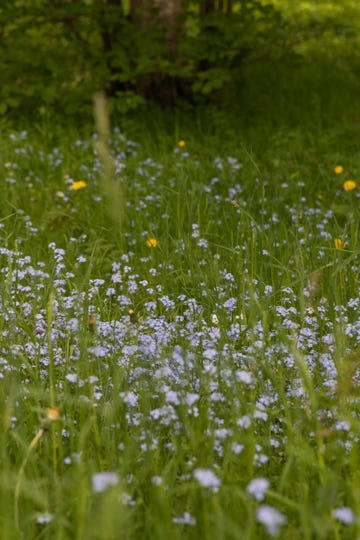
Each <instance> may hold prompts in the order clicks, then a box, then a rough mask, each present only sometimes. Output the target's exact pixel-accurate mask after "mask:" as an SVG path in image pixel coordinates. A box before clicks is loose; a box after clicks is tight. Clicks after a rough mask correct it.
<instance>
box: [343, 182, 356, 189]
mask: <svg viewBox="0 0 360 540" xmlns="http://www.w3.org/2000/svg"><path fill="white" fill-rule="evenodd" d="M343 188H344V189H345V191H352V190H353V189H355V188H356V182H354V180H346V181H345V182H344V183H343Z"/></svg>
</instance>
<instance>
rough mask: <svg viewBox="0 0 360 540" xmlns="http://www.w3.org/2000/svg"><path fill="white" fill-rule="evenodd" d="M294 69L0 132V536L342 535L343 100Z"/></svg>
mask: <svg viewBox="0 0 360 540" xmlns="http://www.w3.org/2000/svg"><path fill="white" fill-rule="evenodd" d="M307 73H308V79H303V81H302V82H301V80H297V82H296V84H294V86H293V88H292V92H291V94H287V93H286V91H283V89H282V88H281V85H280V86H278V87H277V92H278V93H276V89H275V88H273V92H272V93H271V95H270V94H269V93H268V92H266V91H265V92H264V93H263V94H262V95H263V96H265V97H264V100H265V101H264V103H263V108H261V100H260V99H258V98H257V99H256V103H257V109H256V111H255V110H254V111H253V112H252V111H251V103H250V105H249V103H248V106H247V108H246V111H245V112H242V110H241V108H240V109H239V112H238V115H237V116H236V117H235V118H231V117H230V116H229V115H227V113H224V112H221V111H219V110H218V109H210V108H208V109H207V110H206V120H204V115H202V114H200V113H199V114H198V115H194V116H193V115H191V114H190V115H189V114H188V115H184V117H180V116H176V115H175V116H169V115H168V114H167V113H166V114H164V115H162V113H161V111H158V112H157V114H156V119H154V118H155V116H154V114H153V115H148V116H147V115H144V116H143V117H142V118H140V119H139V118H138V119H137V120H136V119H135V118H131V117H130V116H129V117H128V118H127V119H126V118H123V119H122V125H119V127H117V126H116V124H115V123H114V128H113V130H112V133H111V137H110V138H109V139H107V138H105V139H104V138H103V137H102V134H101V129H100V130H98V132H96V131H97V130H96V129H94V128H93V127H92V126H90V127H89V128H87V129H80V128H79V126H73V127H71V128H69V127H59V126H57V125H56V124H55V123H53V122H52V121H46V119H43V121H42V122H39V124H38V125H33V126H31V127H29V128H27V129H22V128H21V129H15V127H9V126H6V127H4V128H3V129H2V131H1V140H0V161H1V168H0V174H1V178H0V181H1V186H2V196H1V202H0V210H1V219H0V239H1V242H0V257H1V265H0V291H1V296H0V300H1V319H0V325H1V329H0V340H1V347H0V350H1V354H0V411H1V412H0V418H1V444H0V452H1V457H0V463H1V472H0V474H1V483H0V493H1V505H0V538H3V539H6V540H9V539H13V538H14V539H21V538H23V539H26V540H28V539H39V540H40V539H59V540H60V539H72V540H73V539H84V540H85V539H86V540H100V539H106V540H110V539H119V538H121V539H123V540H126V539H135V538H136V539H138V538H149V539H150V538H151V539H168V538H173V539H180V538H189V539H196V540H197V539H199V538H209V539H216V540H217V539H234V540H235V539H236V540H239V539H261V538H270V537H278V538H291V539H301V540H303V539H313V538H319V539H328V538H329V539H340V538H341V539H346V538H349V539H354V538H360V487H359V486H360V473H359V470H360V468H359V436H360V423H359V388H360V386H359V384H360V370H359V343H360V296H359V271H360V257H359V197H360V192H359V172H360V151H359V147H358V142H357V141H358V136H359V131H360V128H359V124H358V117H357V114H358V109H356V106H357V107H358V104H357V105H356V99H355V98H354V96H355V95H356V94H351V92H350V90H349V88H350V86H351V85H350V83H349V85H347V84H346V78H345V77H343V78H342V87H341V90H340V91H338V92H336V91H333V92H332V93H331V95H329V96H328V97H326V94H325V92H321V91H319V88H315V89H314V90H313V92H312V93H311V92H310V91H309V85H308V82H309V80H312V74H311V72H310V71H309V69H308V71H307ZM276 76H277V74H276V72H274V71H273V77H274V79H276ZM329 77H333V78H334V81H336V80H338V77H339V72H338V71H337V72H335V73H333V74H331V73H329ZM265 79H266V81H267V84H269V85H270V86H271V75H270V74H269V78H265ZM265 79H264V81H265ZM287 84H289V83H288V82H287ZM301 84H303V86H301ZM327 84H328V82H327V83H325V86H326V85H327ZM243 87H244V88H245V89H246V84H244V86H243ZM304 89H307V90H308V91H309V93H308V94H307V98H308V100H305V98H304V94H303V91H304ZM244 91H245V90H244ZM254 92H255V94H256V90H254ZM254 92H253V94H252V95H254ZM289 95H290V96H291V97H289ZM301 96H302V98H301ZM319 96H322V98H321V99H320V97H319ZM248 97H249V95H248ZM255 97H256V96H255ZM255 97H254V99H255ZM353 98H354V99H353ZM268 99H271V100H272V102H273V106H272V107H269V103H268V102H267V101H266V100H268ZM299 99H302V102H301V106H299ZM274 100H275V105H274ZM289 101H293V103H295V106H294V107H292V106H291V103H290V104H289ZM259 103H260V105H259ZM285 103H287V108H286V110H285V109H284V108H282V107H283V106H284V104H285ZM280 109H281V110H282V114H281V118H280V117H279V115H278V114H277V111H278V110H280ZM271 111H272V114H270V113H271ZM140 116H141V115H140ZM169 125H171V128H169Z"/></svg>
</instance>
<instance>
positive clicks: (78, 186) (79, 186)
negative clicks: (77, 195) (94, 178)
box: [71, 180, 87, 191]
mask: <svg viewBox="0 0 360 540" xmlns="http://www.w3.org/2000/svg"><path fill="white" fill-rule="evenodd" d="M86 186H87V183H86V182H85V181H84V180H77V182H74V183H73V184H72V186H71V189H73V190H74V191H79V189H83V188H85V187H86Z"/></svg>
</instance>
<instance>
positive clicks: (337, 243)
mask: <svg viewBox="0 0 360 540" xmlns="http://www.w3.org/2000/svg"><path fill="white" fill-rule="evenodd" d="M334 244H335V248H336V249H342V248H343V247H344V242H343V241H342V240H341V238H334Z"/></svg>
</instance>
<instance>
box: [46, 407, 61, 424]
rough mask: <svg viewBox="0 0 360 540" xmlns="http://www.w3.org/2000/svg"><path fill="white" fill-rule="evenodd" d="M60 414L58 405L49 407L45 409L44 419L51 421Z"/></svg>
mask: <svg viewBox="0 0 360 540" xmlns="http://www.w3.org/2000/svg"><path fill="white" fill-rule="evenodd" d="M59 416H60V408H59V407H50V408H49V409H48V410H47V414H46V418H45V421H46V422H49V423H52V422H55V421H56V420H57V419H58V418H59Z"/></svg>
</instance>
